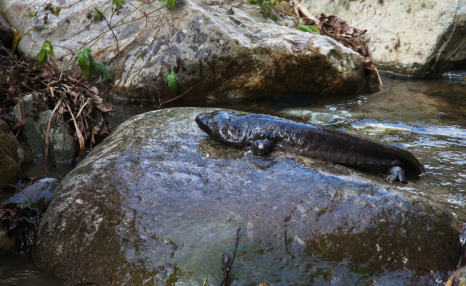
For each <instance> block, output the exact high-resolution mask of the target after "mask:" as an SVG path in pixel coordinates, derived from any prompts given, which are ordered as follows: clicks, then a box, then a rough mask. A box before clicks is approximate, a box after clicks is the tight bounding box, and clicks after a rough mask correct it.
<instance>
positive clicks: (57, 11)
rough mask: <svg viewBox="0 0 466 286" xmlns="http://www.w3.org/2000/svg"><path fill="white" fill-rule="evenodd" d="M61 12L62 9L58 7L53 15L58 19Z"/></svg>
mask: <svg viewBox="0 0 466 286" xmlns="http://www.w3.org/2000/svg"><path fill="white" fill-rule="evenodd" d="M60 11H61V8H59V7H57V8H55V9H53V14H54V15H55V16H56V17H58V15H60Z"/></svg>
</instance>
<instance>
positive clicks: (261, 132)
mask: <svg viewBox="0 0 466 286" xmlns="http://www.w3.org/2000/svg"><path fill="white" fill-rule="evenodd" d="M196 123H197V124H198V125H199V127H200V128H201V129H202V130H203V131H205V132H206V133H207V134H209V135H210V136H212V137H213V138H215V139H217V140H219V141H222V142H224V143H226V144H228V145H230V146H235V147H246V146H250V147H251V149H252V153H253V154H254V155H256V156H265V155H267V154H268V153H269V152H270V151H272V150H282V151H287V152H291V153H295V154H299V155H303V156H307V157H310V158H314V159H319V160H324V161H330V162H333V163H337V164H342V165H346V166H351V167H355V168H358V169H362V170H365V171H369V172H379V173H387V174H390V175H389V176H388V180H389V181H390V182H391V183H393V182H396V181H400V182H402V183H405V182H406V177H409V178H417V177H419V175H420V174H422V173H423V172H424V166H422V165H421V163H419V161H418V160H417V159H416V158H415V157H414V156H413V155H412V154H411V153H410V152H408V151H405V150H403V149H400V148H397V147H395V146H391V145H387V144H382V143H379V142H375V141H371V140H367V139H363V138H359V137H357V136H354V135H351V134H348V133H344V132H340V131H336V130H331V129H327V128H324V127H321V126H315V125H308V124H302V123H297V122H294V121H291V120H286V119H283V118H279V117H274V116H269V115H262V114H247V115H240V114H237V113H235V112H231V111H215V112H212V113H205V114H201V115H199V116H198V117H197V118H196Z"/></svg>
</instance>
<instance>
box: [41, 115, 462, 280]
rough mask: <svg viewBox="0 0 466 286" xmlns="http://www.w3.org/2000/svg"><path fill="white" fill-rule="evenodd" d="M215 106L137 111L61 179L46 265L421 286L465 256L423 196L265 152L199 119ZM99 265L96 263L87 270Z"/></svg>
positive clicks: (85, 275) (452, 222) (83, 270)
mask: <svg viewBox="0 0 466 286" xmlns="http://www.w3.org/2000/svg"><path fill="white" fill-rule="evenodd" d="M214 110H217V109H212V108H174V109H164V110H159V111H154V112H149V113H145V114H141V115H138V116H135V117H134V118H132V119H130V120H128V121H126V122H125V123H123V124H122V125H120V126H119V127H118V128H117V130H116V131H115V132H114V133H112V134H111V135H110V136H109V137H108V138H107V139H105V140H104V141H103V142H102V143H101V144H100V145H98V146H97V147H96V148H95V149H94V150H93V151H92V152H91V154H90V155H89V156H88V157H87V158H86V159H85V160H84V161H83V162H82V163H81V164H80V165H79V166H78V167H77V168H76V169H74V170H73V171H71V172H70V173H69V174H68V175H67V177H66V178H65V179H64V180H63V181H62V183H61V184H60V186H59V187H58V189H57V190H56V192H55V194H54V197H53V201H52V204H51V205H50V207H49V209H48V210H47V213H46V214H45V216H44V218H43V220H42V222H41V225H40V229H39V233H38V242H37V245H36V250H35V253H34V259H35V262H36V263H37V265H39V266H41V267H44V268H45V269H47V270H51V271H53V272H54V273H55V274H56V275H58V276H59V277H60V278H62V279H63V280H64V281H65V283H67V284H79V283H82V282H85V281H93V282H96V283H99V284H102V285H121V284H124V285H143V284H145V285H173V284H176V285H202V284H203V281H204V279H205V278H207V284H206V285H219V284H220V283H221V281H222V279H223V273H222V271H221V264H220V259H221V257H222V254H223V253H230V255H231V254H232V253H233V250H234V244H235V236H236V230H237V228H241V232H240V240H239V247H238V252H237V254H236V258H235V262H234V265H233V267H232V271H231V273H230V276H231V280H230V281H231V282H232V283H236V284H237V285H257V284H258V283H260V282H264V281H265V282H267V283H269V284H273V285H291V284H293V285H309V284H314V285H321V284H328V283H330V282H332V281H334V282H338V283H341V284H353V285H354V284H357V283H381V284H390V283H394V281H396V284H397V285H403V284H405V285H412V282H413V281H421V280H420V279H421V278H419V277H417V276H416V274H415V271H417V270H418V269H429V270H432V271H434V272H435V271H446V270H452V269H454V268H455V266H456V264H457V263H458V260H459V256H460V249H461V247H460V243H459V239H458V233H459V231H458V225H457V221H456V219H455V218H454V217H453V216H451V215H450V213H449V212H448V211H446V210H444V209H443V208H442V207H441V206H440V205H438V204H437V203H435V202H433V201H430V200H428V199H427V198H425V197H424V196H423V195H422V192H423V188H422V187H420V186H418V185H417V184H415V183H413V182H410V183H409V184H408V185H403V186H402V187H401V186H397V185H393V186H390V185H387V184H385V183H384V178H381V177H377V176H372V175H368V174H365V173H361V172H358V171H355V170H352V169H348V168H345V167H343V166H339V165H333V164H329V163H325V162H321V161H318V160H312V159H309V158H306V157H302V156H298V155H293V154H288V153H284V152H272V153H271V154H270V155H268V156H266V157H255V156H253V155H252V154H247V153H243V151H242V150H240V149H237V148H234V147H229V146H227V145H225V144H222V143H220V142H217V141H216V140H214V139H213V138H210V137H208V136H207V135H206V134H205V133H204V132H203V131H202V130H200V129H199V128H198V126H197V124H196V123H195V121H194V120H195V118H196V116H197V115H199V114H201V113H206V112H211V111H214ZM90 263H91V265H92V266H89V265H90Z"/></svg>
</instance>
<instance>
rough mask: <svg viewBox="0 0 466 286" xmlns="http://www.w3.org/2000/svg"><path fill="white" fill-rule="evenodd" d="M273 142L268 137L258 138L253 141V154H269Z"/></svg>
mask: <svg viewBox="0 0 466 286" xmlns="http://www.w3.org/2000/svg"><path fill="white" fill-rule="evenodd" d="M272 144H273V142H272V141H270V140H268V139H263V140H256V141H253V142H252V143H251V149H252V154H254V156H265V155H267V154H269V152H270V148H271V147H272Z"/></svg>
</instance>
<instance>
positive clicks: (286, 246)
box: [285, 228, 294, 258]
mask: <svg viewBox="0 0 466 286" xmlns="http://www.w3.org/2000/svg"><path fill="white" fill-rule="evenodd" d="M286 233H287V230H286V228H285V250H286V252H287V253H288V254H289V255H290V256H291V258H293V257H294V256H293V254H291V252H290V251H289V250H288V243H287V242H286V240H287V235H286Z"/></svg>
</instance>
